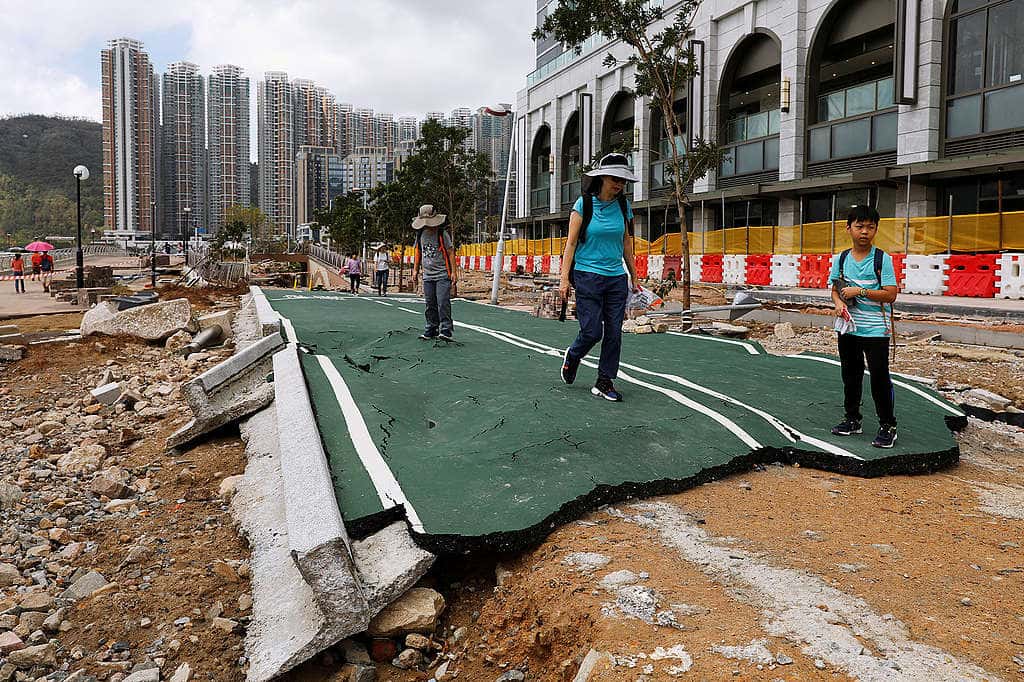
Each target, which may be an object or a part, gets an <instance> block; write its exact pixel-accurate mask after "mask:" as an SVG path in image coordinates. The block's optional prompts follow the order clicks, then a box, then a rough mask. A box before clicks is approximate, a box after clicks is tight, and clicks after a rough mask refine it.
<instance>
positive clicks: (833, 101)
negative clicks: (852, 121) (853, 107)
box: [825, 90, 846, 121]
mask: <svg viewBox="0 0 1024 682" xmlns="http://www.w3.org/2000/svg"><path fill="white" fill-rule="evenodd" d="M845 116H846V91H845V90H840V91H839V92H833V93H832V94H830V95H828V117H827V118H826V119H825V120H826V121H834V120H836V119H837V118H843V117H845Z"/></svg>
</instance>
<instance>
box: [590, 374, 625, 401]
mask: <svg viewBox="0 0 1024 682" xmlns="http://www.w3.org/2000/svg"><path fill="white" fill-rule="evenodd" d="M590 392H591V393H593V394H594V395H596V396H598V397H600V398H604V399H605V400H610V401H612V402H613V403H621V402H622V394H621V393H619V392H618V391H616V390H615V387H614V386H612V382H611V381H608V380H607V379H598V380H597V384H595V385H594V387H593V388H592V389H590Z"/></svg>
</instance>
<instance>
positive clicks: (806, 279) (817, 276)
mask: <svg viewBox="0 0 1024 682" xmlns="http://www.w3.org/2000/svg"><path fill="white" fill-rule="evenodd" d="M831 270H832V256H830V255H827V254H813V255H805V256H800V264H799V266H798V269H797V282H798V283H799V285H800V286H802V287H807V288H810V289H827V288H828V276H829V272H830V271H831Z"/></svg>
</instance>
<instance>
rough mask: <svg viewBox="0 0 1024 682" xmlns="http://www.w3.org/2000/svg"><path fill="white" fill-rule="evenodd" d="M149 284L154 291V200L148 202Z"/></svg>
mask: <svg viewBox="0 0 1024 682" xmlns="http://www.w3.org/2000/svg"><path fill="white" fill-rule="evenodd" d="M149 285H150V287H152V289H153V291H156V202H155V201H151V202H149Z"/></svg>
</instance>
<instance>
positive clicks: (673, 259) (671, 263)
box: [661, 256, 683, 281]
mask: <svg viewBox="0 0 1024 682" xmlns="http://www.w3.org/2000/svg"><path fill="white" fill-rule="evenodd" d="M682 261H683V257H682V256H665V260H664V263H663V264H662V268H661V278H662V279H663V280H668V279H674V280H677V281H678V280H679V268H680V266H681V265H682Z"/></svg>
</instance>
